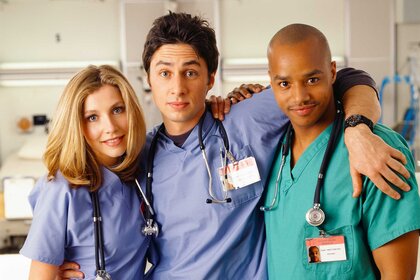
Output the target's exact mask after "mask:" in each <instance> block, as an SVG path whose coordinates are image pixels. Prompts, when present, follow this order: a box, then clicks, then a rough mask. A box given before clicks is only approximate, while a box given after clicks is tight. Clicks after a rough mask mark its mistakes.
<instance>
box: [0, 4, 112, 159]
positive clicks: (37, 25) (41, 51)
mask: <svg viewBox="0 0 420 280" xmlns="http://www.w3.org/2000/svg"><path fill="white" fill-rule="evenodd" d="M0 2H1V1H0ZM7 2H8V3H7V4H4V3H3V4H2V3H0V38H2V39H1V44H0V64H2V63H11V62H13V63H26V62H38V63H44V62H46V63H49V62H78V61H99V60H100V61H116V62H118V61H119V60H120V37H119V36H120V24H119V22H120V18H119V1H118V0H107V1H51V0H37V1H33V0H13V1H7ZM63 88H64V84H62V85H58V86H19V87H9V86H0V107H1V110H0V164H1V163H2V162H4V160H5V159H6V157H7V156H8V155H10V154H11V153H13V152H15V151H17V150H18V149H19V148H20V147H21V146H22V145H23V143H24V142H25V141H29V140H30V139H31V137H33V136H35V135H38V134H42V133H43V127H36V129H35V130H34V132H33V133H27V134H24V133H20V132H19V130H18V129H17V126H16V123H17V120H18V119H19V118H20V117H32V115H36V114H46V115H47V116H48V117H49V118H50V117H51V115H52V113H53V110H54V109H55V106H56V103H57V101H58V98H59V96H60V94H61V92H62V91H63Z"/></svg>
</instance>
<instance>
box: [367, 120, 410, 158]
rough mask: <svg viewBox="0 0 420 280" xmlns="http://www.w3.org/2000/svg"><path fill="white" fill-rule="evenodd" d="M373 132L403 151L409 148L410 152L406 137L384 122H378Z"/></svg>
mask: <svg viewBox="0 0 420 280" xmlns="http://www.w3.org/2000/svg"><path fill="white" fill-rule="evenodd" d="M373 133H374V134H376V135H378V136H379V137H380V138H382V139H383V140H384V141H385V142H386V143H387V144H388V145H390V146H392V147H394V148H396V149H399V150H402V151H404V150H407V152H408V153H409V152H410V151H409V147H408V144H407V141H405V139H404V137H402V136H401V134H399V133H397V132H395V131H394V130H392V129H390V128H389V127H387V126H385V125H382V124H376V125H375V127H374V129H373Z"/></svg>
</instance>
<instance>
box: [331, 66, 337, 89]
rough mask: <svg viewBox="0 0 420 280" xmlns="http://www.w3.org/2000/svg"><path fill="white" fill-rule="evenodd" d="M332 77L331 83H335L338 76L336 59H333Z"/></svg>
mask: <svg viewBox="0 0 420 280" xmlns="http://www.w3.org/2000/svg"><path fill="white" fill-rule="evenodd" d="M331 78H332V80H331V83H332V84H333V83H334V82H335V79H336V78H337V63H336V62H335V61H331Z"/></svg>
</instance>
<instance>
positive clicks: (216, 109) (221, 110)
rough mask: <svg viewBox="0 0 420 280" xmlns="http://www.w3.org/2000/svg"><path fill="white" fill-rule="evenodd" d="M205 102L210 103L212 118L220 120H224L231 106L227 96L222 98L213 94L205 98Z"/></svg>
mask: <svg viewBox="0 0 420 280" xmlns="http://www.w3.org/2000/svg"><path fill="white" fill-rule="evenodd" d="M206 104H208V105H210V107H211V113H212V115H213V118H215V119H219V120H221V121H223V120H224V118H225V114H227V113H229V111H230V106H231V104H230V100H229V98H225V99H223V98H222V97H221V96H215V95H212V96H210V98H209V99H207V100H206Z"/></svg>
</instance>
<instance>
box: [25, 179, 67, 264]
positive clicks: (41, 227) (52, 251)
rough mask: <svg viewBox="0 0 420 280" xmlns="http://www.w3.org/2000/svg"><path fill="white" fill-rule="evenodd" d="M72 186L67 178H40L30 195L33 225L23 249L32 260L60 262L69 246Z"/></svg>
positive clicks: (49, 262)
mask: <svg viewBox="0 0 420 280" xmlns="http://www.w3.org/2000/svg"><path fill="white" fill-rule="evenodd" d="M69 195H70V193H69V186H68V183H67V182H66V181H64V180H57V181H56V179H55V180H53V181H47V179H46V177H43V178H41V179H40V180H39V181H38V182H37V184H36V186H35V187H34V189H33V191H32V192H31V194H30V196H29V202H30V204H31V206H32V209H33V219H32V225H31V228H30V230H29V234H28V236H27V238H26V241H25V244H24V246H23V248H22V249H21V251H20V253H21V254H22V255H24V256H25V257H28V258H30V259H32V260H37V261H40V262H43V263H48V264H52V265H61V264H62V263H63V261H64V250H65V247H66V230H67V209H68V203H69Z"/></svg>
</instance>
